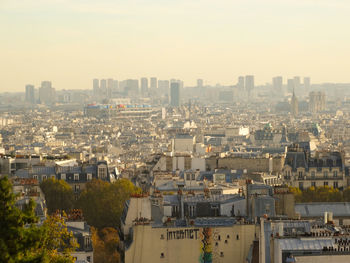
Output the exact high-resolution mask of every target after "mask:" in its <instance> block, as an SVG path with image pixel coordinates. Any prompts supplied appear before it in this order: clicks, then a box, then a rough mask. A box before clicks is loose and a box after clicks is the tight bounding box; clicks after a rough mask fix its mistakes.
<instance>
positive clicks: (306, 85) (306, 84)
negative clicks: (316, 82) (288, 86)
mask: <svg viewBox="0 0 350 263" xmlns="http://www.w3.org/2000/svg"><path fill="white" fill-rule="evenodd" d="M310 85H311V80H310V78H309V77H305V78H304V89H305V91H308V90H310Z"/></svg>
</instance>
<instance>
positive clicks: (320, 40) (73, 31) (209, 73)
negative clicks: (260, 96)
mask: <svg viewBox="0 0 350 263" xmlns="http://www.w3.org/2000/svg"><path fill="white" fill-rule="evenodd" d="M349 11H350V2H349V1H346V0H344V1H342V0H333V1H327V0H304V1H292V0H282V1H281V0H279V1H277V0H265V1H260V0H249V1H243V0H236V1H228V0H220V1H209V0H198V1H185V0H178V1H171V0H167V1H159V0H149V1H145V0H132V1H107V0H102V1H92V0H88V1H67V0H55V1H42V0H40V1H28V0H25V1H19V0H11V1H10V0H3V1H1V3H0V35H1V42H0V48H1V53H0V72H1V75H0V76H1V85H0V91H2V92H4V91H21V90H23V87H24V85H25V84H26V83H32V84H35V85H39V83H40V82H41V81H42V80H46V79H47V80H51V81H53V82H54V85H55V87H56V89H58V90H60V89H88V88H90V86H91V80H92V79H93V78H95V77H98V78H107V77H114V78H117V79H127V78H134V77H137V78H140V77H143V76H148V77H152V76H158V77H159V78H162V79H170V78H172V77H176V78H179V79H182V80H184V82H185V85H189V86H194V85H195V83H196V79H197V78H203V79H204V80H205V83H206V84H210V85H215V84H216V83H220V84H223V85H231V84H233V83H235V81H236V79H237V77H238V76H239V75H246V74H252V75H255V78H256V84H257V85H259V84H264V83H266V82H271V78H272V77H273V76H276V75H282V76H284V77H285V78H288V77H292V76H299V75H301V76H303V75H304V76H310V77H311V78H312V80H313V82H314V83H322V82H342V83H348V82H350V78H349V76H348V69H349V68H350V52H349V48H348V47H349V45H350V35H349V34H348V33H347V32H348V28H349V26H350V20H349V18H348V14H349Z"/></svg>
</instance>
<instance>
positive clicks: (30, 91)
mask: <svg viewBox="0 0 350 263" xmlns="http://www.w3.org/2000/svg"><path fill="white" fill-rule="evenodd" d="M26 102H28V103H30V104H35V90H34V86H33V85H26Z"/></svg>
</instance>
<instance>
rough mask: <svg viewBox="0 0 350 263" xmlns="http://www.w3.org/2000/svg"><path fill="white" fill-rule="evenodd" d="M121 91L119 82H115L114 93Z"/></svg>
mask: <svg viewBox="0 0 350 263" xmlns="http://www.w3.org/2000/svg"><path fill="white" fill-rule="evenodd" d="M118 91H119V82H118V80H116V79H115V80H113V93H114V92H118Z"/></svg>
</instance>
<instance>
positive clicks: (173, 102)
mask: <svg viewBox="0 0 350 263" xmlns="http://www.w3.org/2000/svg"><path fill="white" fill-rule="evenodd" d="M170 106H173V107H179V106H180V84H179V83H178V82H172V83H171V84H170Z"/></svg>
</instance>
